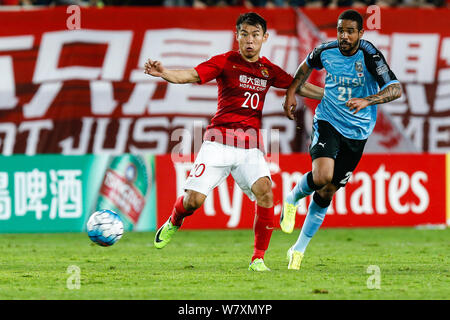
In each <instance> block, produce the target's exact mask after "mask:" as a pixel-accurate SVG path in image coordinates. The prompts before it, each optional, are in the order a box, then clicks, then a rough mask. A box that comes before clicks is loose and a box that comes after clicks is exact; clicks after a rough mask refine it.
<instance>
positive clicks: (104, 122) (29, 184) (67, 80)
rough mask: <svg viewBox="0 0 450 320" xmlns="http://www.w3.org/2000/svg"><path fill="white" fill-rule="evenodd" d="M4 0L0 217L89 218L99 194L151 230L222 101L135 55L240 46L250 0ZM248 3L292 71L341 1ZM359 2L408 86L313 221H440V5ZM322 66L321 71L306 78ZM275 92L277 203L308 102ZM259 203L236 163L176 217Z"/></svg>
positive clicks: (449, 109) (71, 224) (444, 105)
mask: <svg viewBox="0 0 450 320" xmlns="http://www.w3.org/2000/svg"><path fill="white" fill-rule="evenodd" d="M155 3H156V2H155ZM1 8H2V9H3V10H1V11H0V21H1V24H2V28H0V74H1V77H0V119H1V121H0V152H1V154H2V157H0V165H1V170H0V232H2V233H14V232H68V231H83V230H84V226H85V222H86V220H87V218H88V216H89V214H90V213H91V212H93V211H95V210H96V209H98V208H104V207H105V206H108V207H111V208H113V207H114V208H115V209H117V210H118V211H119V212H120V213H121V214H122V215H123V217H124V218H125V219H126V221H127V224H126V225H127V228H128V230H137V231H154V230H155V229H156V227H157V226H159V225H160V224H161V223H162V222H164V221H165V219H166V217H167V215H168V214H169V213H170V211H171V209H172V205H173V202H174V201H175V199H176V197H177V195H178V194H180V192H182V190H181V185H182V182H183V179H185V178H186V176H187V174H188V173H189V169H190V164H191V163H192V161H193V155H195V152H196V151H198V148H199V146H200V143H199V139H198V138H199V137H201V133H202V129H204V128H205V127H206V125H207V124H208V122H209V120H210V118H211V116H212V115H213V114H214V112H215V109H216V87H215V83H210V84H207V85H204V86H198V85H171V84H167V83H165V82H164V81H159V80H157V79H154V78H150V77H148V76H146V75H144V74H143V65H144V62H145V61H146V59H147V58H150V57H151V58H153V59H157V60H161V61H163V63H164V64H165V65H166V66H167V67H192V66H194V65H196V64H198V63H200V62H202V61H204V60H206V59H207V58H208V57H210V56H212V55H214V54H218V53H221V52H225V51H228V50H232V49H236V43H235V41H234V23H235V20H236V17H237V16H238V14H240V13H242V12H245V11H248V10H250V9H244V8H242V7H233V6H229V7H220V8H219V7H207V8H206V7H205V8H200V9H198V8H189V7H144V8H142V7H139V8H137V7H120V8H118V7H108V6H105V7H101V8H98V7H85V6H83V7H81V8H76V7H75V8H72V9H73V10H71V11H68V10H67V9H68V8H67V6H62V7H51V8H48V7H40V6H36V7H31V6H27V7H22V8H17V7H13V8H9V7H1ZM251 10H254V11H256V12H259V13H261V14H262V15H263V16H264V17H265V18H266V19H267V21H268V26H269V34H270V37H269V40H268V42H267V43H266V44H265V45H264V46H263V55H265V56H267V57H268V58H269V59H271V60H272V61H273V62H275V63H277V64H278V65H280V66H281V67H282V68H284V69H285V70H287V71H288V72H290V73H294V71H295V69H296V67H297V65H298V63H299V61H300V60H302V59H303V58H304V57H305V55H306V54H307V53H308V52H309V51H310V50H311V49H312V48H313V47H314V46H315V45H317V44H318V43H320V42H321V41H324V40H326V39H328V38H334V37H335V22H336V18H337V16H338V15H339V13H340V12H341V11H342V8H341V7H338V8H334V9H333V8H331V9H330V8H327V9H325V8H308V7H300V9H299V8H294V7H285V8H284V7H274V8H259V7H255V8H253V9H251ZM300 10H301V11H300ZM358 10H359V11H360V12H361V13H362V14H363V15H364V16H365V18H366V26H365V28H366V33H365V36H364V37H363V38H365V39H368V40H370V41H372V42H373V43H374V44H375V45H376V46H377V47H379V48H380V49H381V51H382V52H383V54H384V55H385V56H386V58H387V60H388V62H389V64H390V66H391V67H392V69H393V71H394V73H395V74H396V75H397V77H398V78H399V80H400V81H401V83H402V86H403V90H404V95H403V97H402V98H401V99H400V100H399V101H395V102H392V103H389V104H387V105H383V106H382V107H380V108H379V109H380V114H379V121H378V122H377V126H376V129H375V132H374V134H373V135H372V136H371V138H370V141H369V143H368V146H367V149H366V154H365V156H364V157H363V159H362V161H361V163H360V165H359V167H358V168H357V170H356V171H355V173H354V175H353V177H352V179H351V180H350V182H349V184H348V186H347V188H345V189H342V190H340V191H339V193H338V194H337V196H336V197H335V199H334V201H333V206H332V208H333V209H332V210H330V212H329V213H328V214H327V218H326V219H325V222H324V225H323V226H324V227H359V226H418V225H433V226H436V225H438V226H443V225H445V224H446V223H448V222H449V217H450V204H449V199H450V155H449V154H447V153H449V152H450V27H449V25H448V21H450V11H449V10H448V9H446V8H434V9H428V8H427V9H422V8H389V7H383V8H381V11H380V12H379V19H380V20H376V19H375V20H373V18H375V17H376V16H375V15H376V14H377V12H376V11H373V12H369V10H368V9H367V8H366V7H361V8H359V9H358ZM77 12H78V13H79V16H78V18H79V20H77V16H76V14H77ZM74 15H75V16H74ZM371 17H372V20H371V19H370V18H371ZM430 21H432V23H430ZM412 22H413V23H412ZM369 23H372V24H370V25H367V24H369ZM377 23H379V24H378V25H377ZM322 78H323V74H322V73H318V72H317V73H315V74H313V78H312V80H313V82H315V83H316V84H320V83H321V81H322ZM282 96H283V91H282V90H274V89H271V90H270V92H269V94H268V95H267V98H266V104H265V108H264V117H263V127H264V128H265V129H268V130H270V129H277V130H279V138H277V137H274V138H273V140H271V141H270V143H268V145H271V146H274V149H271V150H279V151H280V153H279V154H278V153H274V154H272V153H270V154H269V160H270V162H271V169H272V174H273V181H274V194H275V205H276V207H275V212H276V214H277V215H279V213H280V208H281V205H280V203H281V201H282V199H283V195H285V194H286V193H287V192H288V191H289V190H290V188H291V187H292V185H293V183H294V182H295V181H296V180H298V179H299V177H300V176H301V174H303V173H306V172H308V171H309V170H310V166H311V164H310V160H309V156H308V154H307V153H306V151H307V146H308V140H309V135H310V131H309V130H310V129H309V128H310V123H311V117H312V112H313V109H314V107H315V105H314V103H313V101H305V108H299V111H298V114H297V115H298V119H299V122H298V123H294V122H291V121H289V120H288V119H287V118H286V117H285V116H284V114H283V113H282V111H281V99H282ZM297 127H299V128H300V129H297ZM277 148H278V149H277ZM271 150H269V152H270V151H271ZM194 174H195V173H194ZM304 201H305V203H303V205H302V206H301V207H300V208H299V212H298V214H299V217H300V218H299V219H297V224H298V225H299V226H300V225H301V224H302V221H303V218H304V216H305V214H306V209H305V208H306V205H307V203H308V199H305V200H304ZM446 201H447V203H446ZM253 211H254V209H253V204H252V203H251V202H250V201H249V200H248V199H247V198H246V196H244V195H243V193H242V192H241V191H240V189H239V188H238V187H236V186H235V185H234V182H233V181H232V179H231V178H230V179H228V181H227V182H226V183H224V184H223V185H221V186H219V188H217V189H216V190H214V192H213V193H212V194H211V195H210V196H209V197H208V200H207V201H206V203H205V205H204V207H203V208H201V209H200V210H199V211H198V212H196V214H195V215H194V216H192V217H191V218H190V219H188V220H187V221H186V223H185V224H184V225H183V228H186V229H236V228H244V229H250V228H252V226H253V215H254V212H253Z"/></svg>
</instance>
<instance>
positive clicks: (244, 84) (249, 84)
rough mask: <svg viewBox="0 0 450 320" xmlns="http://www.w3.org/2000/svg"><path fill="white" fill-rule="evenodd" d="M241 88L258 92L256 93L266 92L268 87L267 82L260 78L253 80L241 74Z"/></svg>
mask: <svg viewBox="0 0 450 320" xmlns="http://www.w3.org/2000/svg"><path fill="white" fill-rule="evenodd" d="M239 82H240V84H239V86H240V87H241V88H244V89H250V90H256V91H264V90H266V87H267V80H266V79H260V78H253V77H249V76H246V75H245V74H241V75H240V76H239Z"/></svg>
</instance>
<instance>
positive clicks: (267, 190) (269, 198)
mask: <svg viewBox="0 0 450 320" xmlns="http://www.w3.org/2000/svg"><path fill="white" fill-rule="evenodd" d="M252 191H253V194H254V195H255V197H256V201H257V203H258V205H260V206H263V207H266V208H269V207H272V206H273V192H272V182H271V181H270V179H269V178H262V179H260V180H258V181H257V183H255V185H254V187H253V188H252Z"/></svg>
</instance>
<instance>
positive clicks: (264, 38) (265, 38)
mask: <svg viewBox="0 0 450 320" xmlns="http://www.w3.org/2000/svg"><path fill="white" fill-rule="evenodd" d="M267 38H269V33H268V32H266V33H264V35H263V42H266V41H267Z"/></svg>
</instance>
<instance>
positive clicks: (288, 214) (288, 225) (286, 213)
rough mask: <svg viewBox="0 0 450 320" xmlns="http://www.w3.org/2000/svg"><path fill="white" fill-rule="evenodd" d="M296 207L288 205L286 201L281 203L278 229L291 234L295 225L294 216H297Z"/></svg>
mask: <svg viewBox="0 0 450 320" xmlns="http://www.w3.org/2000/svg"><path fill="white" fill-rule="evenodd" d="M297 208H298V205H297V206H296V205H294V204H290V203H288V202H286V201H284V203H283V209H282V210H281V215H280V227H281V230H283V232H286V233H292V231H293V230H294V225H295V216H296V215H297Z"/></svg>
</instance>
